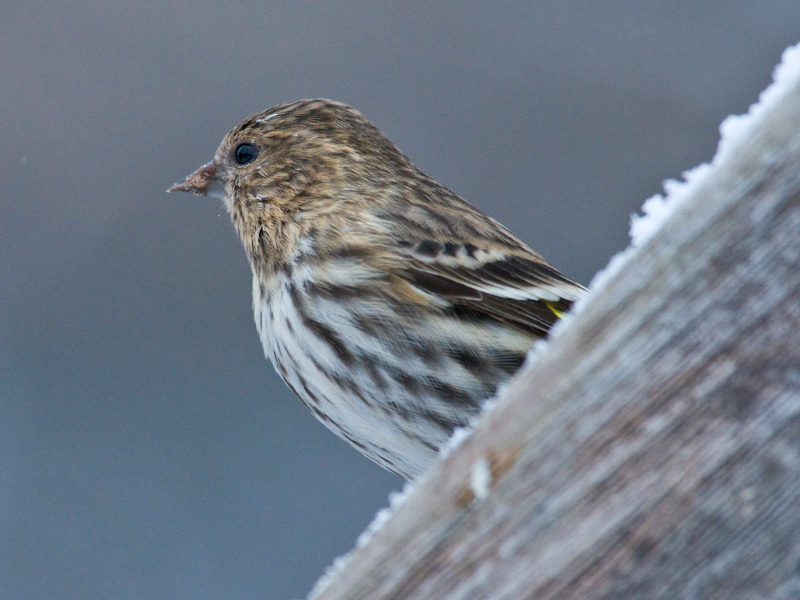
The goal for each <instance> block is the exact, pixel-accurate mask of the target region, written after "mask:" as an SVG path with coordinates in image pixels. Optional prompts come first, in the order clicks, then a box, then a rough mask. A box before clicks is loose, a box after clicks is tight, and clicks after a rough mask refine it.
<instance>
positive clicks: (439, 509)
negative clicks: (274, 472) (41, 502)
mask: <svg viewBox="0 0 800 600" xmlns="http://www.w3.org/2000/svg"><path fill="white" fill-rule="evenodd" d="M783 61H784V62H783V64H782V65H781V66H780V67H779V68H778V69H777V70H776V77H775V79H776V82H775V83H774V84H773V85H772V86H770V88H768V90H766V91H765V92H764V93H763V94H762V95H761V99H760V101H759V103H758V104H757V105H754V107H751V110H750V112H749V113H748V115H746V116H744V117H741V118H736V119H733V120H731V119H729V120H727V121H726V124H725V125H723V127H722V133H723V139H722V141H721V142H720V145H719V149H718V152H717V155H716V156H715V158H714V160H713V161H712V162H711V164H710V165H706V166H704V167H702V168H701V169H700V170H696V171H694V174H690V175H688V176H687V181H686V182H685V183H680V184H678V183H669V184H667V185H666V186H665V187H666V191H667V196H666V198H665V199H663V200H658V201H657V202H656V201H652V202H651V203H650V205H649V207H646V208H645V209H644V210H645V217H643V219H644V220H645V221H644V223H645V225H642V224H641V223H642V222H641V221H640V225H639V230H638V232H637V231H636V227H637V226H636V225H634V226H633V229H634V231H633V244H632V246H631V248H629V249H628V250H627V251H626V252H625V253H624V254H623V255H622V256H620V257H617V258H615V260H614V261H612V263H611V264H610V265H609V267H608V268H607V269H606V270H605V273H604V274H603V275H601V276H599V277H597V278H596V279H595V281H594V282H593V284H592V289H593V291H594V294H593V296H592V299H591V300H590V301H586V302H582V303H581V306H580V307H579V311H578V312H579V313H580V314H578V315H577V316H575V317H573V318H572V319H571V323H570V324H569V325H568V326H562V327H559V331H558V332H557V335H556V336H555V339H553V340H552V341H551V342H550V343H549V344H548V347H547V349H546V350H544V349H543V347H541V346H540V347H539V348H538V349H537V350H536V351H535V356H532V357H531V358H532V360H531V359H529V361H528V363H529V364H528V365H526V368H525V369H523V371H524V372H523V373H521V375H520V376H519V377H517V378H515V379H514V381H513V382H512V383H511V384H510V385H509V387H508V388H507V390H506V391H505V392H504V393H503V394H502V395H501V398H500V399H499V400H498V401H497V406H496V408H495V409H494V410H492V411H491V412H489V413H488V414H486V415H485V416H484V418H483V419H482V420H481V421H480V422H479V424H478V425H477V427H476V428H475V431H474V432H473V433H472V435H469V436H467V437H464V436H463V435H462V436H461V437H460V439H459V440H458V442H457V443H455V444H453V446H454V450H453V451H452V453H451V454H450V456H448V457H447V458H446V459H445V460H444V462H443V463H440V464H438V465H436V466H435V467H434V468H433V469H432V470H431V472H429V473H428V474H427V475H426V476H425V477H423V478H422V480H421V481H420V482H419V483H418V484H417V485H416V486H415V488H414V489H413V492H410V491H409V492H408V493H407V494H405V495H404V496H403V501H402V502H395V503H394V504H395V506H394V507H393V508H392V509H391V510H390V511H389V512H384V513H383V514H382V515H381V516H380V518H379V519H378V522H376V525H375V527H372V528H371V531H370V534H371V535H370V536H368V537H367V538H364V539H362V540H361V541H360V543H359V544H358V547H357V548H356V549H355V550H354V551H353V552H352V553H351V555H350V560H349V564H347V565H346V566H345V567H344V568H343V569H342V570H339V571H338V572H336V573H334V574H332V575H331V576H329V577H327V578H326V581H325V582H324V584H323V583H322V582H320V585H318V586H317V587H316V588H315V590H314V593H313V594H312V595H313V597H315V598H324V599H334V598H347V599H348V600H350V599H366V598H376V599H377V598H380V599H384V598H420V599H422V598H425V599H426V600H437V599H444V598H448V599H456V598H464V599H466V598H470V599H480V598H487V599H488V598H491V599H502V598H509V599H511V598H528V597H535V598H582V599H584V598H585V599H591V598H598V599H599V598H609V599H610V598H615V599H617V598H623V599H624V598H641V599H645V598H647V599H649V598H775V599H784V598H785V599H789V598H800V571H798V569H797V565H798V564H800V89H799V88H798V85H799V84H798V81H800V50H798V48H797V47H795V48H792V49H789V50H788V51H787V52H786V53H785V54H784V57H783ZM647 220H651V222H649V223H647V222H646V221H647ZM623 265H624V269H623V268H622V266H623ZM409 490H410V488H409Z"/></svg>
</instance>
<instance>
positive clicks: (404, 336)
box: [168, 100, 585, 479]
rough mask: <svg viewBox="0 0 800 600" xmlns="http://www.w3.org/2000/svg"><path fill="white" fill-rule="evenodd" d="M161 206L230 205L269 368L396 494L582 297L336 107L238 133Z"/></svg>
mask: <svg viewBox="0 0 800 600" xmlns="http://www.w3.org/2000/svg"><path fill="white" fill-rule="evenodd" d="M168 191H170V192H172V191H187V192H194V193H196V194H203V195H216V196H219V197H221V198H222V199H223V200H224V202H225V206H226V208H227V210H228V212H229V213H230V215H231V218H232V220H233V223H234V225H235V227H236V230H237V231H238V233H239V235H240V236H241V239H242V242H243V243H244V248H245V251H246V252H247V257H248V258H249V259H250V265H251V267H252V270H253V309H254V312H255V321H256V326H257V327H258V332H259V334H260V336H261V342H262V344H263V346H264V352H265V354H266V355H267V357H268V358H269V359H270V360H271V361H272V363H273V365H274V366H275V368H276V370H277V371H278V373H279V374H280V375H281V377H282V378H283V380H284V381H285V382H286V384H287V385H288V386H289V387H290V388H291V389H292V390H293V391H294V393H295V394H297V396H299V397H300V399H301V400H302V401H303V403H304V404H305V405H306V406H307V407H308V408H309V409H310V410H311V412H313V413H314V414H315V415H316V416H317V418H318V419H319V420H320V421H322V422H323V423H324V424H325V425H326V426H327V427H328V428H329V429H331V430H332V431H333V432H334V433H336V434H337V435H339V436H340V437H342V438H344V439H345V440H347V441H348V442H349V443H350V444H352V445H353V446H354V447H355V448H357V449H358V450H359V451H361V452H362V453H363V454H365V455H366V456H367V457H369V458H371V459H372V460H374V461H375V462H377V463H378V464H380V465H381V466H383V467H385V468H387V469H389V470H390V471H392V472H394V473H397V474H398V475H400V476H402V477H404V478H406V479H414V478H416V477H418V476H419V475H420V474H422V473H423V472H424V471H425V470H426V469H427V468H428V466H430V464H431V463H432V461H433V460H434V458H435V456H436V454H437V452H438V451H439V449H440V448H441V447H442V445H443V444H444V443H445V442H446V441H447V439H448V438H449V437H450V435H451V433H452V432H453V430H454V429H455V428H456V427H460V426H464V425H466V424H467V422H468V421H469V419H470V417H472V416H473V415H475V414H476V413H477V412H478V411H479V410H480V405H481V402H482V401H483V400H485V399H487V398H489V397H491V396H492V395H493V394H494V393H495V392H496V390H497V387H498V385H500V384H501V383H503V382H504V381H506V380H507V379H509V377H511V375H513V374H514V372H515V371H516V370H517V369H518V368H519V367H520V365H521V364H522V362H523V361H524V360H525V356H526V353H527V352H528V350H529V349H530V348H531V346H532V345H533V343H534V342H535V341H536V340H537V339H539V338H541V337H543V336H545V335H547V332H548V330H549V329H550V327H551V326H552V325H553V323H554V322H555V321H556V320H557V319H558V317H559V316H560V315H561V314H562V313H563V312H564V311H566V310H568V309H569V308H570V306H571V304H572V302H573V300H575V299H576V298H577V297H579V296H580V295H582V294H583V293H584V292H585V290H584V288H582V287H581V286H580V285H578V284H577V283H573V282H572V281H570V280H569V279H567V278H565V277H564V276H563V275H561V274H560V273H559V272H558V271H556V270H555V269H554V268H553V267H551V266H550V265H549V264H547V262H545V261H544V259H543V258H542V257H541V256H539V255H538V254H537V253H536V252H534V251H533V250H531V249H530V248H529V247H528V246H527V245H525V244H524V243H523V242H522V241H521V240H519V239H518V238H517V237H515V236H514V235H513V234H511V233H510V232H509V231H508V230H507V229H506V228H505V227H503V226H502V225H500V224H499V223H497V222H496V221H494V220H492V219H491V218H489V217H488V216H486V215H485V214H483V213H482V212H480V211H479V210H477V209H476V208H474V207H472V206H470V205H469V204H467V203H466V202H465V201H464V200H462V199H461V198H459V197H458V196H457V195H456V194H454V193H453V192H452V191H450V190H449V189H447V188H446V187H444V186H443V185H441V184H440V183H438V182H436V181H435V180H433V179H431V178H430V177H428V176H427V175H425V174H424V173H422V172H421V171H420V170H419V169H417V168H416V167H415V166H414V165H413V164H412V163H411V161H410V160H409V159H408V157H406V156H405V155H404V154H403V153H402V152H400V150H398V149H397V147H395V145H394V144H392V142H390V141H389V140H388V139H387V138H386V137H385V136H384V135H383V134H382V133H381V132H380V131H379V130H378V129H377V128H376V127H375V126H373V125H372V124H371V123H370V122H369V121H367V119H365V118H364V117H363V116H362V115H361V114H360V113H359V112H357V111H355V110H353V109H352V108H350V107H348V106H345V105H343V104H339V103H337V102H332V101H329V100H300V101H297V102H290V103H287V104H281V105H279V106H276V107H274V108H271V109H269V110H267V111H265V112H263V113H259V114H256V115H253V116H251V117H249V118H248V119H246V120H245V121H244V122H243V123H242V124H240V125H238V126H237V127H235V128H234V129H233V130H232V131H231V132H230V133H228V135H226V136H225V139H224V140H223V141H222V144H221V145H220V146H219V148H218V150H217V152H216V155H215V157H214V160H213V161H211V162H210V163H208V164H206V165H204V166H202V167H200V168H199V169H198V170H197V171H195V172H194V173H193V174H191V175H190V176H189V177H187V178H186V179H185V180H184V181H182V182H180V183H177V184H175V185H173V186H172V187H171V188H170V189H169V190H168Z"/></svg>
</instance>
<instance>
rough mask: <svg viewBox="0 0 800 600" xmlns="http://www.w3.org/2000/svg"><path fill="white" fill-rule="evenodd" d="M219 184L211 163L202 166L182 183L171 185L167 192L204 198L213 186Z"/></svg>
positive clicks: (215, 169) (217, 174)
mask: <svg viewBox="0 0 800 600" xmlns="http://www.w3.org/2000/svg"><path fill="white" fill-rule="evenodd" d="M219 183H221V182H220V178H219V173H218V172H217V165H215V164H214V161H211V162H210V163H206V164H204V165H203V166H202V167H200V168H199V169H197V171H195V172H194V173H192V174H191V175H189V176H188V177H187V178H186V179H184V180H183V181H179V182H178V183H176V184H175V185H173V186H172V187H171V188H169V189H168V190H167V192H192V193H193V194H201V195H203V196H206V195H208V191H209V189H210V188H211V187H212V186H213V185H214V184H219Z"/></svg>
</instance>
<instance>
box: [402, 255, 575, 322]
mask: <svg viewBox="0 0 800 600" xmlns="http://www.w3.org/2000/svg"><path fill="white" fill-rule="evenodd" d="M408 250H409V253H408V260H407V262H406V263H405V265H404V271H403V277H404V278H405V279H407V280H408V281H409V282H410V283H411V284H413V285H414V286H415V287H417V288H418V289H420V290H422V291H424V292H427V293H429V294H433V295H434V296H436V297H438V298H441V299H443V300H447V301H448V302H450V303H451V304H452V305H454V306H457V307H459V308H460V309H462V310H466V311H467V312H468V313H469V314H470V315H471V316H473V317H475V316H477V317H482V318H487V317H488V318H492V319H495V320H498V321H502V322H504V323H506V324H508V325H511V326H513V327H517V328H520V329H523V330H526V331H529V332H530V333H533V334H534V335H537V336H544V335H546V334H547V332H548V331H549V330H550V327H552V325H553V323H555V322H556V321H557V320H558V318H559V317H560V316H561V315H562V314H563V313H564V312H566V311H568V310H569V308H570V307H571V306H572V303H573V301H574V300H576V299H577V298H578V297H580V296H582V295H583V294H584V293H586V290H585V289H584V288H583V287H582V286H580V285H579V284H577V283H574V282H572V281H570V280H569V279H567V278H566V277H564V276H563V275H562V274H561V273H559V272H558V271H556V270H555V269H554V268H553V267H551V266H550V265H548V264H547V263H546V262H544V261H543V260H542V259H540V258H539V257H538V255H535V254H533V253H531V254H530V255H524V254H522V253H518V252H513V253H512V252H509V251H506V250H496V249H495V250H484V249H482V248H479V247H477V246H476V245H473V244H469V243H467V244H464V243H455V242H452V243H451V242H436V241H423V242H420V243H417V244H415V245H414V246H412V247H410V248H409V249H408Z"/></svg>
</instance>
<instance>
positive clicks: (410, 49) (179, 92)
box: [0, 0, 800, 600]
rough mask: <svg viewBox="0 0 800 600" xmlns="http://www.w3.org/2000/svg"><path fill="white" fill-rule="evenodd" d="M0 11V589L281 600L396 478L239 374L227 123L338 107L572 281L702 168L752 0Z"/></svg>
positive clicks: (242, 317)
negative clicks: (189, 181) (220, 159)
mask: <svg viewBox="0 0 800 600" xmlns="http://www.w3.org/2000/svg"><path fill="white" fill-rule="evenodd" d="M15 4H16V5H15V6H13V7H9V6H5V7H4V8H3V11H2V13H3V16H2V20H0V140H2V144H0V164H2V169H1V170H0V181H1V182H2V186H1V189H2V195H0V203H2V213H1V214H2V218H1V220H0V223H1V224H2V234H3V240H2V246H0V248H1V249H0V257H2V260H0V598H2V599H3V600H6V599H29V600H34V599H39V598H131V599H134V598H135V599H142V598H165V599H166V598H169V599H193V600H197V599H200V600H202V599H206V598H208V599H211V598H225V599H239V598H293V597H302V596H304V595H305V594H306V593H307V591H308V590H309V589H310V587H311V585H312V584H313V582H314V580H315V579H316V578H317V576H318V575H319V574H321V573H322V571H323V569H324V567H325V566H326V565H328V564H329V563H330V562H331V561H332V559H333V558H334V557H335V556H337V555H338V554H341V553H343V552H345V551H347V550H349V549H350V548H351V547H352V545H353V542H354V540H355V538H356V536H357V535H358V533H359V532H360V531H361V530H362V529H363V528H364V527H365V525H366V524H367V523H368V522H369V520H370V519H371V517H372V515H373V514H374V512H375V511H376V510H377V509H379V508H380V507H382V506H384V505H386V497H387V494H388V492H389V491H390V490H393V489H398V488H400V487H401V485H402V482H401V481H400V480H399V479H397V478H396V477H394V476H392V475H390V474H388V473H386V472H384V471H382V470H381V469H380V468H378V467H377V466H375V465H373V464H372V463H370V462H368V461H367V460H366V459H364V458H362V457H361V456H360V455H359V454H358V453H356V452H355V451H353V450H351V449H350V448H348V447H347V446H345V445H344V443H342V442H340V441H339V440H338V439H337V438H335V437H334V436H333V434H331V433H329V432H328V431H327V430H326V429H324V428H323V426H322V425H320V424H318V423H317V422H316V420H315V419H314V418H313V417H312V416H311V415H310V414H309V413H307V412H306V410H305V409H304V408H303V407H302V405H301V404H300V402H299V401H297V400H296V399H295V398H294V397H292V395H291V394H290V393H289V392H288V390H287V389H286V388H285V386H284V385H283V384H282V383H281V382H280V380H279V379H278V377H277V376H276V375H275V374H274V372H273V370H272V367H271V366H270V365H269V364H268V363H267V362H266V361H265V359H264V357H263V355H262V351H261V347H260V345H259V342H258V337H257V334H256V331H255V326H254V324H253V318H252V313H251V308H250V289H251V288H250V270H249V267H248V264H247V261H246V259H245V256H244V252H243V251H242V250H241V248H240V246H239V241H238V239H237V238H236V237H235V234H234V231H233V228H232V226H231V225H230V223H229V220H228V217H227V215H226V214H225V213H224V211H223V209H222V208H221V205H220V203H219V201H218V200H215V199H207V198H198V197H193V196H191V195H188V194H179V195H174V194H173V195H170V196H167V195H166V194H165V193H164V190H165V189H166V188H167V187H168V186H169V185H170V184H172V183H173V182H175V181H177V180H179V179H181V178H183V177H184V176H185V175H187V174H188V173H190V172H191V171H193V170H194V169H195V168H197V167H198V166H200V165H201V164H203V163H204V162H206V161H208V160H210V159H211V157H212V156H213V153H214V150H215V148H216V146H217V144H218V143H219V141H220V140H221V138H222V136H223V135H224V134H225V133H226V132H227V131H228V130H229V129H230V128H231V127H233V126H234V125H235V124H237V123H238V122H239V121H241V120H242V119H243V118H244V117H245V116H247V115H248V114H250V113H252V112H255V111H259V110H263V109H266V108H268V107H270V106H272V105H274V104H277V103H280V102H284V101H287V100H294V99H298V98H304V97H319V96H323V97H329V98H334V99H337V100H341V101H344V102H346V103H348V104H350V105H352V106H354V107H356V108H358V109H359V110H361V111H362V112H363V113H364V114H365V115H367V117H369V118H370V119H371V120H373V122H374V123H375V124H376V125H378V126H379V127H380V128H381V129H383V130H384V131H385V132H386V133H387V135H388V136H389V137H390V138H391V139H392V140H393V141H394V142H395V143H397V144H398V145H399V147H400V148H401V149H403V150H404V151H405V152H406V153H407V154H409V155H410V156H411V158H412V159H413V160H414V161H415V162H416V163H417V164H418V165H419V166H420V167H421V168H422V169H423V170H424V171H426V172H428V173H429V174H430V175H432V176H434V177H436V178H437V179H439V180H440V181H442V182H443V183H445V184H446V185H447V186H449V187H451V188H452V189H454V190H455V191H456V192H458V193H459V194H461V195H462V196H464V197H465V198H466V199H467V200H469V201H471V202H472V203H473V204H475V205H477V206H479V207H480V208H482V209H484V210H485V211H487V212H488V213H489V214H491V215H492V216H494V217H495V218H497V219H498V220H500V221H501V222H503V223H505V224H507V225H508V226H510V228H511V229H512V230H513V231H515V232H516V233H517V234H519V235H520V236H521V237H522V238H523V239H525V240H526V241H528V242H529V243H530V244H531V245H532V246H533V247H534V248H536V249H537V250H539V251H540V252H541V253H542V254H544V256H545V257H547V258H548V259H549V260H550V261H551V262H552V263H553V264H554V265H556V266H557V267H558V268H559V269H561V270H562V271H563V272H564V273H566V274H568V275H570V276H572V277H573V278H575V279H577V280H578V281H581V282H583V283H588V282H589V280H590V279H591V277H592V275H593V274H594V273H595V272H596V271H597V270H598V269H600V268H602V267H603V266H604V265H605V264H606V262H607V261H608V259H609V257H610V256H611V255H612V254H614V253H615V252H617V251H619V250H621V249H623V248H624V247H625V246H626V244H627V239H628V238H627V232H628V220H629V215H630V213H631V212H633V211H635V210H637V209H638V208H639V206H640V205H641V203H642V201H643V200H644V199H645V198H647V197H648V196H650V195H652V194H654V193H656V192H658V191H660V182H661V181H662V180H663V179H666V178H670V177H677V176H679V174H680V173H681V171H683V170H685V169H687V168H690V167H692V166H694V165H696V164H698V163H699V162H702V161H706V160H708V159H710V158H711V156H712V155H713V153H714V149H715V147H716V143H717V137H718V132H717V127H718V125H719V122H720V121H721V120H722V119H723V118H724V117H725V116H726V115H727V114H729V113H741V112H743V111H746V109H747V107H748V105H749V104H750V103H752V102H754V101H755V100H756V99H757V96H758V93H759V91H761V90H762V89H763V88H764V87H765V86H766V85H767V84H768V83H769V81H770V74H771V71H772V68H773V66H774V64H775V63H776V62H777V61H778V60H779V58H780V53H781V51H782V50H783V48H784V47H786V46H787V45H789V44H791V43H794V42H797V41H798V40H800V10H798V5H797V2H796V0H786V1H774V2H745V1H742V0H725V1H717V2H681V1H673V2H656V1H650V0H637V1H630V2H615V3H610V2H609V3H600V2H594V3H590V2H585V1H577V0H559V1H558V2H556V1H553V2H536V3H534V2H525V3H523V2H517V3H505V2H492V3H489V2H458V3H455V2H454V3H449V4H447V3H444V2H440V3H433V2H431V3H423V2H381V3H378V2H370V3H367V2H364V3H359V2H338V3H335V2H311V1H309V2H304V1H293V2H282V3H278V2H264V1H263V0H261V1H258V2H253V1H251V2H232V3H218V2H203V1H201V2H195V3H191V4H190V3H186V4H181V3H177V2H168V1H164V0H145V1H143V2H136V3H116V4H108V3H102V2H93V1H91V0H76V1H73V2H69V3H66V2H56V1H53V0H31V1H28V2H25V3H21V2H20V3H15Z"/></svg>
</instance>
